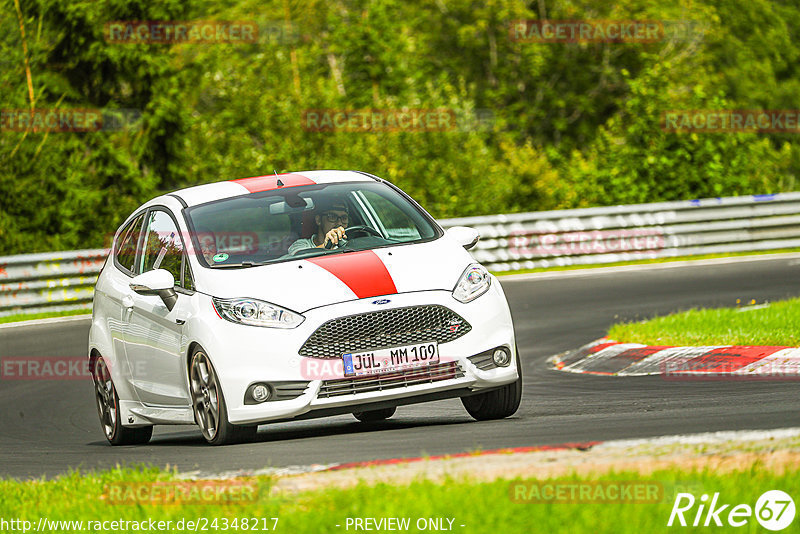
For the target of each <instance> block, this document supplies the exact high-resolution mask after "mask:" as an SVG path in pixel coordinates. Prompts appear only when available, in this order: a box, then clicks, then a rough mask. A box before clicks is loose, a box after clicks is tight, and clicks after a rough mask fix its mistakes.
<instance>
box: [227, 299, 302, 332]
mask: <svg viewBox="0 0 800 534" xmlns="http://www.w3.org/2000/svg"><path fill="white" fill-rule="evenodd" d="M211 300H212V301H213V302H214V308H216V310H217V313H218V314H219V316H220V317H222V318H223V319H227V320H229V321H230V322H232V323H239V324H247V325H251V326H266V327H269V328H295V327H297V326H299V325H300V323H302V322H303V321H304V320H305V317H303V316H302V315H300V314H299V313H295V312H293V311H289V310H287V309H285V308H281V307H280V306H275V305H274V304H270V303H269V302H264V301H263V300H256V299H247V298H238V299H218V298H212V299H211Z"/></svg>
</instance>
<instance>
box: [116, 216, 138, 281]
mask: <svg viewBox="0 0 800 534" xmlns="http://www.w3.org/2000/svg"><path fill="white" fill-rule="evenodd" d="M143 220H144V214H142V215H139V216H138V217H136V218H135V219H133V220H132V221H131V222H129V223H128V224H127V225H126V226H125V228H123V229H122V231H121V232H120V233H119V237H118V238H117V242H116V244H115V245H114V250H115V254H116V260H117V264H118V265H119V266H120V267H122V268H123V269H125V270H127V271H129V272H130V273H131V274H133V267H134V263H135V262H136V247H137V245H138V244H139V234H140V233H141V231H142V221H143Z"/></svg>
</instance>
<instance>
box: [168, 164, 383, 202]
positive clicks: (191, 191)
mask: <svg viewBox="0 0 800 534" xmlns="http://www.w3.org/2000/svg"><path fill="white" fill-rule="evenodd" d="M374 180H378V178H376V177H375V176H372V175H371V174H367V173H365V172H360V171H301V172H290V173H284V174H268V175H265V176H253V177H250V178H238V179H236V180H226V181H224V182H214V183H210V184H203V185H196V186H194V187H187V188H186V189H180V190H178V191H175V192H173V193H170V195H171V196H174V197H178V199H180V200H182V201H183V203H185V204H186V206H187V207H188V206H196V205H198V204H204V203H206V202H211V201H212V200H220V199H223V198H231V197H237V196H242V195H249V194H250V193H258V192H261V191H270V190H273V189H283V188H288V187H298V186H302V185H314V184H331V183H341V182H365V181H374ZM278 181H280V184H278Z"/></svg>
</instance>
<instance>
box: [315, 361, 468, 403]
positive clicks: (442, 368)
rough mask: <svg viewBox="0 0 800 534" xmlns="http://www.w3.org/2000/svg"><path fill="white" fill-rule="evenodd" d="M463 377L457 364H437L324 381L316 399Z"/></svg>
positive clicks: (462, 372)
mask: <svg viewBox="0 0 800 534" xmlns="http://www.w3.org/2000/svg"><path fill="white" fill-rule="evenodd" d="M463 377H464V371H463V370H462V369H461V366H460V365H459V364H458V362H447V363H437V364H434V365H429V366H427V367H419V368H417V369H408V370H406V371H399V372H394V373H385V374H380V375H371V376H359V377H356V378H337V379H336V380H325V381H324V382H322V386H321V387H320V389H319V395H318V398H321V399H327V398H330V397H338V396H340V395H355V394H356V393H369V392H370V391H383V390H386V389H395V388H404V387H408V386H416V385H418V384H430V383H433V382H439V381H441V380H450V379H453V378H463Z"/></svg>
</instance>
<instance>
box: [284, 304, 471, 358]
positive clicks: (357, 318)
mask: <svg viewBox="0 0 800 534" xmlns="http://www.w3.org/2000/svg"><path fill="white" fill-rule="evenodd" d="M470 330H472V326H470V324H469V323H468V322H467V321H466V320H465V319H464V318H463V317H461V316H460V315H458V314H457V313H456V312H454V311H452V310H450V309H448V308H445V307H444V306H438V305H430V306H409V307H407V308H393V309H390V310H381V311H376V312H370V313H362V314H359V315H349V316H347V317H340V318H338V319H332V320H330V321H328V322H326V323H324V324H323V325H322V326H320V327H319V328H317V330H316V331H315V332H314V333H313V334H311V337H309V338H308V340H306V342H305V343H303V346H302V347H300V355H301V356H307V357H310V358H341V357H342V355H343V354H347V353H349V352H359V351H363V350H374V349H380V348H386V347H398V346H402V345H412V344H414V343H424V342H426V341H437V342H438V343H440V344H441V343H447V342H448V341H453V340H454V339H458V338H460V337H461V336H463V335H464V334H466V333H467V332H469V331H470Z"/></svg>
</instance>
